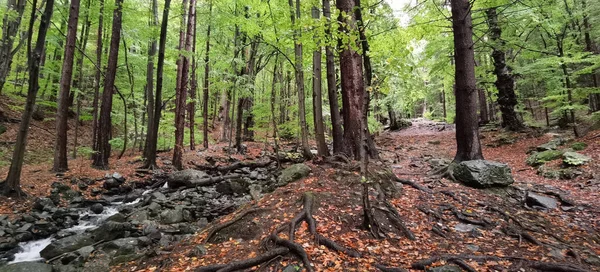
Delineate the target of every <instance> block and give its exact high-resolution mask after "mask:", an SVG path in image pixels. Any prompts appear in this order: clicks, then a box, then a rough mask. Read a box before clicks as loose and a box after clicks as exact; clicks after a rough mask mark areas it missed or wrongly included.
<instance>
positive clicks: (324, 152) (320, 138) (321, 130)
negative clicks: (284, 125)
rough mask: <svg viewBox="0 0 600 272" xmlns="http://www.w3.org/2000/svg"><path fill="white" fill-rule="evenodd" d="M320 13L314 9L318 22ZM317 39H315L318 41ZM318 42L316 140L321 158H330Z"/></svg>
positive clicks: (315, 107) (315, 112)
mask: <svg viewBox="0 0 600 272" xmlns="http://www.w3.org/2000/svg"><path fill="white" fill-rule="evenodd" d="M319 15H320V12H319V9H318V8H317V7H313V8H312V17H313V18H314V19H315V20H316V21H318V20H319V17H320V16H319ZM316 38H317V37H315V39H316ZM319 43H320V42H319V41H317V44H318V45H317V48H316V50H315V51H314V52H313V78H312V80H313V86H312V87H313V117H314V123H315V139H316V140H317V152H318V154H319V156H329V149H328V148H327V144H326V143H325V127H324V125H323V94H322V89H321V82H322V81H321V66H322V65H321V51H322V50H323V49H322V48H321V45H319Z"/></svg>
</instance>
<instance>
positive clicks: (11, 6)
mask: <svg viewBox="0 0 600 272" xmlns="http://www.w3.org/2000/svg"><path fill="white" fill-rule="evenodd" d="M26 3H27V1H25V0H8V1H7V8H6V10H5V12H4V19H3V20H2V41H1V42H2V43H1V44H0V94H1V93H2V89H3V88H4V83H5V82H6V77H8V74H9V73H10V66H11V64H12V59H13V56H14V55H15V54H16V53H17V50H18V49H19V47H20V46H17V48H15V49H14V50H13V43H14V41H15V38H16V36H17V33H18V32H19V26H20V25H21V18H23V12H24V11H25V5H26ZM34 9H35V8H34ZM13 12H14V13H16V14H14V13H13ZM30 35H31V34H30ZM21 40H22V39H21Z"/></svg>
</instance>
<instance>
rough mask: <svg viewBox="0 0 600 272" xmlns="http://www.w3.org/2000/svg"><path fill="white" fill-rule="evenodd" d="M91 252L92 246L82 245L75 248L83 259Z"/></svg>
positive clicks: (92, 250)
mask: <svg viewBox="0 0 600 272" xmlns="http://www.w3.org/2000/svg"><path fill="white" fill-rule="evenodd" d="M92 252H94V247H93V246H84V247H82V248H80V249H78V250H77V253H78V254H79V256H81V257H83V259H84V260H87V258H88V257H89V256H90V255H91V254H92Z"/></svg>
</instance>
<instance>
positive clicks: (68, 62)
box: [52, 0, 79, 172]
mask: <svg viewBox="0 0 600 272" xmlns="http://www.w3.org/2000/svg"><path fill="white" fill-rule="evenodd" d="M78 21H79V0H71V6H70V9H69V21H68V23H67V38H66V43H65V53H64V55H63V56H64V57H63V65H62V70H61V71H62V73H61V77H60V90H59V94H58V106H57V112H56V144H55V146H54V166H53V168H52V170H53V171H54V172H64V171H67V169H68V161H67V129H68V126H69V123H68V121H69V119H68V118H69V116H68V114H69V93H70V91H71V81H72V79H73V61H74V58H75V43H76V42H77V22H78Z"/></svg>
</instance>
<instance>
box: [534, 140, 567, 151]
mask: <svg viewBox="0 0 600 272" xmlns="http://www.w3.org/2000/svg"><path fill="white" fill-rule="evenodd" d="M565 142H566V141H565V139H562V138H556V139H552V140H551V141H549V142H547V143H545V144H542V145H539V146H537V147H536V148H535V149H536V150H537V151H539V152H543V151H548V150H556V149H557V148H558V147H559V146H561V145H564V144H565Z"/></svg>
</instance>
